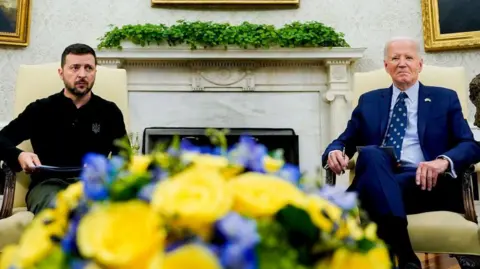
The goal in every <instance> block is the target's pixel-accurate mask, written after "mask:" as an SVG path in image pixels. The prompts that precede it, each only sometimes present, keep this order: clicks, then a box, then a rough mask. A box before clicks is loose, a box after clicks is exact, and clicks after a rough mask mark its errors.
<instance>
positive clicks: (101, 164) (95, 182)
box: [80, 153, 110, 201]
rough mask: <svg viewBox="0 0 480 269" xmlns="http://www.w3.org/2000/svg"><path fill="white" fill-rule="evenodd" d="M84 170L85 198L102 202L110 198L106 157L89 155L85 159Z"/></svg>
mask: <svg viewBox="0 0 480 269" xmlns="http://www.w3.org/2000/svg"><path fill="white" fill-rule="evenodd" d="M83 163H84V165H85V166H84V168H83V170H82V173H81V175H80V179H81V180H82V181H83V188H84V192H85V196H86V197H87V198H88V199H91V200H94V201H102V200H105V199H106V198H107V197H108V189H107V186H106V185H107V182H110V180H109V176H108V167H109V163H108V160H107V158H105V156H103V155H100V154H94V153H89V154H87V155H86V156H85V158H84V162H83Z"/></svg>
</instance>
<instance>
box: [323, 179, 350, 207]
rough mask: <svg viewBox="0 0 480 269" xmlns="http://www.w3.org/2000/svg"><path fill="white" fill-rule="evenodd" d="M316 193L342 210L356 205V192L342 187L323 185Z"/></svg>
mask: <svg viewBox="0 0 480 269" xmlns="http://www.w3.org/2000/svg"><path fill="white" fill-rule="evenodd" d="M317 194H318V195H320V196H321V197H323V198H325V199H327V200H329V201H330V202H332V203H334V204H336V205H337V206H339V207H341V208H342V209H344V210H352V209H354V208H355V207H356V206H357V193H355V192H345V191H344V190H342V189H338V188H335V187H332V186H330V185H324V186H322V188H320V190H318V191H317Z"/></svg>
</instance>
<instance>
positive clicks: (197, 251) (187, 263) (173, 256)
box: [162, 244, 222, 269]
mask: <svg viewBox="0 0 480 269" xmlns="http://www.w3.org/2000/svg"><path fill="white" fill-rule="evenodd" d="M162 268H163V269H192V268H201V269H221V268H222V266H221V265H220V263H219V261H218V259H217V257H216V256H215V255H214V254H213V253H212V252H211V251H210V250H209V249H207V248H205V247H203V246H200V245H197V244H188V245H184V246H181V247H179V248H177V249H175V250H173V251H171V252H169V253H167V254H166V255H165V259H164V263H163V267H162Z"/></svg>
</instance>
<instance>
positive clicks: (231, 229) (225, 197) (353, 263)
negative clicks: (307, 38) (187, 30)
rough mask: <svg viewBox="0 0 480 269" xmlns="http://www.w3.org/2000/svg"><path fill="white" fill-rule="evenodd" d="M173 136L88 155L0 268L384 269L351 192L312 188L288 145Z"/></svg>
mask: <svg viewBox="0 0 480 269" xmlns="http://www.w3.org/2000/svg"><path fill="white" fill-rule="evenodd" d="M210 137H211V138H212V141H214V142H215V143H214V144H216V146H212V147H211V148H204V147H202V148H199V147H196V146H193V145H191V144H189V143H188V141H180V140H179V139H178V138H177V139H175V140H174V141H173V142H172V144H171V145H163V149H162V147H159V149H158V150H155V151H154V152H153V153H152V154H150V155H148V156H138V155H134V154H132V153H131V151H128V150H126V151H125V152H124V154H123V156H114V157H113V158H111V159H106V158H104V157H102V156H99V155H93V154H91V155H88V156H86V157H85V164H86V166H85V168H84V170H83V172H82V175H81V180H80V181H79V182H78V183H75V184H73V185H71V186H70V187H69V188H67V189H66V190H65V191H63V192H61V193H59V194H58V196H57V199H56V202H55V204H54V205H52V208H49V209H46V210H44V211H43V212H42V213H41V214H39V215H37V216H36V217H35V219H34V221H33V222H32V223H31V225H30V226H29V227H28V228H27V229H26V231H25V232H24V234H23V236H22V238H21V241H20V242H19V244H18V245H11V246H7V247H6V248H5V249H3V252H2V255H1V261H0V269H31V268H35V269H42V268H49V269H55V268H75V269H77V268H78V269H80V268H85V269H93V268H97V269H98V268H115V269H123V268H132V269H143V268H145V269H157V268H158V269H192V268H199V269H221V268H223V269H257V268H258V269H270V268H271V269H307V268H311V269H323V268H332V269H343V268H345V269H347V268H356V269H363V268H369V269H372V268H373V269H377V268H378V269H387V268H391V263H390V260H389V256H388V252H387V249H386V247H385V246H384V244H383V242H381V241H380V240H379V239H378V238H377V236H376V226H375V224H374V223H364V222H362V223H361V224H360V223H359V221H358V220H359V215H358V214H359V213H358V212H359V211H358V210H357V207H356V197H355V196H354V194H346V193H338V192H336V191H335V190H334V189H333V188H332V187H329V186H318V187H316V188H312V187H308V188H307V187H306V185H305V184H302V182H303V181H302V180H304V179H302V178H301V174H300V172H299V170H298V167H295V166H293V165H291V164H287V163H285V162H284V160H283V158H282V156H281V152H279V151H275V152H270V153H269V152H267V150H266V148H265V146H263V145H261V144H257V143H255V141H254V139H252V138H250V137H248V136H244V137H241V139H240V140H239V142H238V143H237V144H236V145H234V146H233V147H231V148H230V149H227V147H226V142H225V136H224V135H223V134H222V133H221V132H219V131H216V130H210Z"/></svg>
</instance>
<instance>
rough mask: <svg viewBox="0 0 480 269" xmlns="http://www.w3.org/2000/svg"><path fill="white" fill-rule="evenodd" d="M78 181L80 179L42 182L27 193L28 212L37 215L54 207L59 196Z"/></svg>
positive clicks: (59, 179)
mask: <svg viewBox="0 0 480 269" xmlns="http://www.w3.org/2000/svg"><path fill="white" fill-rule="evenodd" d="M78 180H79V179H78V178H65V179H62V178H49V179H45V180H42V181H41V182H39V183H38V184H36V185H35V186H34V187H33V188H32V189H30V190H29V192H28V193H27V199H26V202H27V208H28V211H30V212H32V213H33V214H34V215H37V214H38V213H39V212H40V211H42V210H43V209H45V208H48V207H51V206H53V204H54V202H55V198H56V196H57V194H58V193H59V192H60V191H62V190H64V189H66V188H67V187H68V186H69V185H70V184H73V183H75V182H77V181H78Z"/></svg>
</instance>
